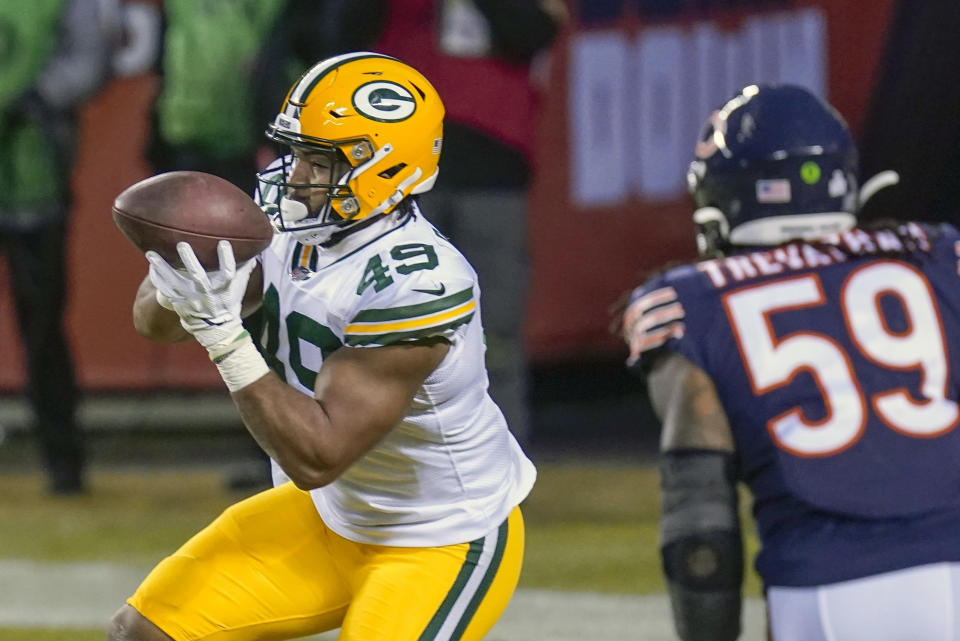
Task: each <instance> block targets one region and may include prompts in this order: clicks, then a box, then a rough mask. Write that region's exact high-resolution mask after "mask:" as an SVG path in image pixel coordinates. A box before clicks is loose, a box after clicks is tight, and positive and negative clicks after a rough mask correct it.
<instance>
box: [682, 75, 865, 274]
mask: <svg viewBox="0 0 960 641" xmlns="http://www.w3.org/2000/svg"><path fill="white" fill-rule="evenodd" d="M857 172H858V168H857V153H856V149H855V147H854V145H853V141H852V138H851V136H850V132H849V130H848V128H847V126H846V123H845V122H844V121H843V119H842V118H841V117H840V115H839V114H837V112H836V111H835V110H834V109H833V108H832V107H830V106H829V105H828V104H826V103H825V102H823V101H822V100H820V99H819V98H817V97H816V96H814V95H813V94H812V93H810V92H809V91H807V90H806V89H803V88H801V87H796V86H791V85H780V86H772V85H770V86H756V85H751V86H748V87H746V88H744V89H743V90H742V91H741V92H740V93H739V94H738V95H736V96H734V97H733V98H732V99H730V100H729V101H728V102H727V103H726V104H724V105H723V106H722V107H721V108H720V109H719V110H718V111H716V112H714V113H713V114H711V115H710V117H709V119H708V120H707V123H706V125H705V126H704V130H703V133H702V134H701V137H700V140H699V141H698V143H697V146H696V151H695V159H694V161H693V162H692V163H691V164H690V168H689V170H688V173H687V183H688V187H689V190H690V193H691V195H692V196H693V200H694V204H695V206H696V208H697V212H698V213H695V215H694V220H695V222H696V223H697V228H698V251H699V252H700V254H701V255H702V256H709V255H717V254H721V255H722V254H724V253H726V252H728V251H729V250H730V249H731V248H732V247H733V246H764V245H778V244H781V243H784V242H788V241H790V240H795V239H804V240H810V239H813V238H816V237H820V236H824V235H827V234H829V233H835V232H839V231H843V230H845V229H849V228H851V227H853V226H854V225H855V224H856V215H855V214H856V210H857V206H858V202H857ZM701 210H708V211H709V214H707V213H701ZM698 214H699V215H698ZM721 223H722V224H721Z"/></svg>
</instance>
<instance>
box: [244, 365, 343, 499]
mask: <svg viewBox="0 0 960 641" xmlns="http://www.w3.org/2000/svg"><path fill="white" fill-rule="evenodd" d="M232 396H233V401H234V403H235V404H236V406H237V409H238V410H239V411H240V417H241V418H242V419H243V422H244V425H246V427H247V430H248V431H249V432H250V434H251V435H252V436H253V438H254V439H255V440H256V441H257V443H258V444H259V445H260V447H261V448H263V450H264V451H265V452H266V453H267V454H268V455H269V456H270V458H272V459H273V460H274V461H276V462H277V463H278V464H279V465H280V467H281V468H282V469H283V471H284V472H285V473H286V475H287V476H289V477H290V480H292V481H293V482H294V484H295V485H296V486H297V487H299V488H300V489H302V490H310V489H314V488H317V487H322V486H324V485H326V484H328V483H330V482H331V481H333V480H334V479H335V478H337V476H339V475H340V473H341V472H342V471H343V470H344V469H345V468H346V466H347V463H346V461H345V455H344V448H342V447H341V446H340V445H338V443H337V439H336V438H335V434H334V428H333V425H332V424H331V421H330V419H329V417H328V416H327V415H326V412H324V410H323V406H322V405H320V403H318V402H317V401H316V399H313V398H311V397H309V396H306V395H304V394H301V393H300V392H298V391H296V390H295V389H293V388H292V387H290V386H289V385H287V384H286V383H284V382H283V381H282V380H280V378H279V377H278V376H277V375H276V374H274V373H272V372H271V373H269V374H267V375H266V376H263V377H262V378H260V379H259V380H257V381H256V382H254V383H251V384H250V385H247V386H246V387H243V388H241V389H239V390H237V391H235V392H233V393H232Z"/></svg>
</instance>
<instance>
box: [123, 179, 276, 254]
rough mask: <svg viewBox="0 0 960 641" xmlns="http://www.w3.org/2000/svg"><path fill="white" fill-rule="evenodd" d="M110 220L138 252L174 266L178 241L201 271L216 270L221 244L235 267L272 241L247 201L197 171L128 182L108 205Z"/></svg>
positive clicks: (267, 224)
mask: <svg viewBox="0 0 960 641" xmlns="http://www.w3.org/2000/svg"><path fill="white" fill-rule="evenodd" d="M113 220H114V222H115V223H116V224H117V227H119V228H120V231H122V232H123V235H124V236H126V237H127V239H128V240H129V241H130V242H131V243H133V244H134V245H135V246H136V247H137V248H138V249H140V251H147V250H148V249H152V250H154V251H155V252H157V253H159V254H160V255H161V256H163V257H164V258H165V259H166V260H167V262H169V263H170V264H171V265H174V266H177V267H180V266H182V265H181V263H180V257H179V255H178V254H177V243H178V242H179V241H186V242H188V243H190V246H191V247H193V251H194V253H196V255H197V258H199V259H200V263H201V264H202V265H203V266H204V267H206V268H207V269H216V268H217V267H218V266H219V259H218V257H217V243H218V242H219V241H220V240H221V239H225V240H229V241H230V243H231V245H233V254H234V256H235V257H236V259H237V263H241V262H243V261H245V260H247V259H248V258H252V257H253V256H256V255H257V254H259V253H260V252H261V251H263V249H264V248H266V246H267V245H269V244H270V239H271V238H272V237H273V226H272V225H271V224H270V221H269V219H268V218H267V216H266V215H265V214H264V213H263V211H261V210H260V207H258V206H257V204H256V203H255V202H253V199H252V198H251V197H250V196H248V195H247V194H246V193H245V192H244V191H243V190H242V189H240V188H239V187H237V186H236V185H234V184H233V183H231V182H229V181H227V180H224V179H223V178H220V177H218V176H214V175H212V174H207V173H204V172H200V171H171V172H167V173H163V174H157V175H156V176H151V177H150V178H147V179H145V180H141V181H140V182H138V183H134V184H133V185H131V186H129V187H127V188H126V189H124V190H123V191H122V192H121V193H120V195H119V196H117V197H116V199H115V200H114V201H113Z"/></svg>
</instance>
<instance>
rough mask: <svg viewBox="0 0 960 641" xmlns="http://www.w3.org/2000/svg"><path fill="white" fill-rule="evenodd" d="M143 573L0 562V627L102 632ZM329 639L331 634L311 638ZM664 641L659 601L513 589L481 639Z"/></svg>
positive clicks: (757, 616) (757, 636) (756, 624)
mask: <svg viewBox="0 0 960 641" xmlns="http://www.w3.org/2000/svg"><path fill="white" fill-rule="evenodd" d="M146 573H147V570H146V569H143V568H134V567H128V566H124V565H116V564H109V563H39V562H36V561H26V560H17V559H0V627H4V626H7V627H27V628H29V627H44V628H66V627H74V628H105V627H106V624H107V621H108V620H109V619H110V617H111V616H112V615H113V613H114V612H115V611H116V609H117V608H119V607H120V606H121V605H122V604H123V601H124V599H125V598H126V597H127V596H129V595H130V594H131V593H132V592H133V590H134V589H135V588H136V587H137V585H139V583H140V581H141V580H142V579H143V577H144V576H145V575H146ZM764 627H765V624H764V613H763V604H762V603H761V601H760V600H759V599H756V598H751V599H747V600H746V607H745V608H744V617H743V629H744V633H743V634H742V635H741V637H740V638H741V639H742V640H743V641H761V640H762V639H764V638H765V637H764V634H763V630H764ZM312 639H314V641H332V640H334V639H336V633H335V632H332V633H327V634H323V635H320V636H317V637H312ZM583 639H590V640H591V641H623V640H626V639H631V640H633V641H672V640H674V639H676V636H675V635H674V633H673V624H672V622H671V620H670V606H669V604H668V601H667V597H666V596H665V595H631V594H597V593H594V592H561V591H555V590H523V589H521V590H517V593H516V594H515V595H514V597H513V600H512V601H511V602H510V606H509V607H508V608H507V611H506V612H505V613H504V615H503V617H502V618H501V619H500V621H499V622H498V623H497V625H496V626H495V627H494V629H493V631H492V632H491V633H490V635H489V636H488V641H582V640H583Z"/></svg>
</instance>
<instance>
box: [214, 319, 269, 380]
mask: <svg viewBox="0 0 960 641" xmlns="http://www.w3.org/2000/svg"><path fill="white" fill-rule="evenodd" d="M230 347H232V348H233V349H230V350H229V351H226V350H217V351H218V352H220V353H219V354H215V353H214V352H213V351H211V353H210V360H212V361H213V362H214V364H216V366H217V369H218V370H220V377H221V378H223V382H224V383H226V384H227V389H228V390H230V391H231V392H236V391H237V390H240V389H242V388H244V387H246V386H247V385H249V384H250V383H253V382H255V381H258V380H260V379H261V378H262V377H263V376H265V375H266V374H267V373H268V372H269V371H270V367H269V366H267V362H266V361H265V360H263V356H261V355H260V352H258V351H257V348H256V346H255V345H254V344H253V340H252V339H251V338H250V334H248V333H247V332H243V334H241V335H240V336H239V337H237V339H236V340H235V341H234V342H233V343H232V344H231V345H230ZM224 352H225V353H224Z"/></svg>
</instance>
